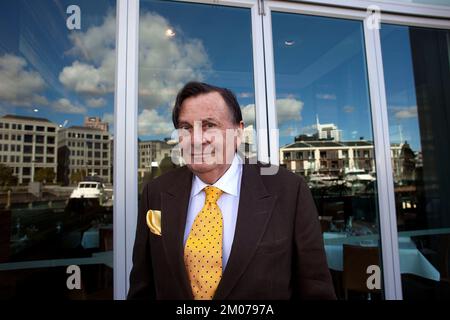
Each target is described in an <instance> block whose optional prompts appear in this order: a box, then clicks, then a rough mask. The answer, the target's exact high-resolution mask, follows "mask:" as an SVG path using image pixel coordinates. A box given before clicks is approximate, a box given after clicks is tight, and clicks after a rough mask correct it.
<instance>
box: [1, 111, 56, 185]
mask: <svg viewBox="0 0 450 320" xmlns="http://www.w3.org/2000/svg"><path fill="white" fill-rule="evenodd" d="M0 152H1V156H0V162H1V163H3V164H5V165H6V166H8V167H11V168H13V172H14V174H15V176H16V177H17V178H18V182H19V183H28V182H30V181H33V180H34V177H35V173H36V171H37V170H38V169H40V168H51V169H53V172H55V173H56V125H55V124H53V123H52V122H50V121H49V120H47V119H43V118H35V117H24V116H16V115H6V116H3V117H1V118H0ZM47 182H50V181H47Z"/></svg>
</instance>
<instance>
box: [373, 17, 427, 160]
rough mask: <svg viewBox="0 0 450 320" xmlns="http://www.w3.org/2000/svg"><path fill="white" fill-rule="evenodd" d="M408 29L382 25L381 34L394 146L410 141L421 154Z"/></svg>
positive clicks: (391, 137)
mask: <svg viewBox="0 0 450 320" xmlns="http://www.w3.org/2000/svg"><path fill="white" fill-rule="evenodd" d="M408 30H409V28H408V27H406V26H394V25H387V24H383V25H382V27H381V30H380V34H381V48H382V54H383V67H384V78H385V84H386V96H387V104H388V115H389V134H390V139H391V143H400V142H404V141H407V142H408V143H409V144H410V145H411V148H412V149H413V150H414V151H419V150H421V146H420V135H419V122H418V118H417V101H416V89H415V84H414V74H413V64H412V56H411V46H410V41H409V31H408Z"/></svg>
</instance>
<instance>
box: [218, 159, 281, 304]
mask: <svg viewBox="0 0 450 320" xmlns="http://www.w3.org/2000/svg"><path fill="white" fill-rule="evenodd" d="M259 170H260V169H259V167H258V166H256V165H247V164H244V166H243V172H242V182H241V192H240V199H239V208H238V216H237V221H236V230H235V233H234V239H233V245H232V247H231V252H230V257H229V259H228V263H227V266H226V268H225V270H224V273H223V275H222V279H221V281H220V283H219V286H218V288H217V291H216V294H215V296H214V299H217V300H223V299H225V298H226V297H227V296H228V294H229V293H230V291H231V290H232V289H233V287H234V286H235V285H236V282H237V281H238V280H239V278H240V277H241V276H242V274H243V273H244V271H245V269H246V268H247V266H248V264H249V263H250V261H251V259H252V257H253V255H254V253H255V251H256V248H257V246H258V244H259V242H260V241H261V239H262V236H263V234H264V231H265V230H266V228H267V224H268V222H269V219H270V217H271V215H272V210H273V207H274V204H275V200H276V196H273V195H271V194H269V193H268V192H267V190H266V188H265V187H264V184H263V183H262V180H261V177H260V172H259Z"/></svg>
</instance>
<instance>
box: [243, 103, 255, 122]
mask: <svg viewBox="0 0 450 320" xmlns="http://www.w3.org/2000/svg"><path fill="white" fill-rule="evenodd" d="M241 112H242V119H243V120H244V123H245V125H246V126H247V125H255V105H254V104H253V103H252V104H248V105H246V106H244V107H241Z"/></svg>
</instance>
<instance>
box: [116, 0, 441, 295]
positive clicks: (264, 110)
mask: <svg viewBox="0 0 450 320" xmlns="http://www.w3.org/2000/svg"><path fill="white" fill-rule="evenodd" d="M178 1H183V2H192V3H203V4H212V5H221V6H233V7H244V8H250V9H251V19H252V45H253V68H254V87H255V105H256V110H255V111H256V112H255V113H256V125H257V128H258V129H261V130H262V131H259V134H258V137H257V138H258V140H257V141H258V142H257V143H258V159H259V160H261V161H264V162H269V161H270V163H273V164H278V163H279V159H278V157H279V150H278V148H279V142H278V139H272V140H270V141H269V135H268V132H270V130H273V129H276V128H277V121H276V110H275V80H274V79H275V77H274V61H273V45H272V43H273V41H272V29H271V16H270V12H271V11H280V12H297V13H300V14H310V15H317V16H326V17H337V18H343V19H356V20H361V21H364V20H365V19H367V18H368V13H367V12H366V8H367V7H368V6H369V5H377V6H378V7H379V8H380V9H381V13H382V14H381V22H382V23H392V24H401V25H411V26H413V25H414V26H422V27H429V28H443V29H450V20H449V19H450V8H449V7H445V6H436V5H422V4H408V3H405V4H401V3H388V2H384V1H368V0H303V1H302V3H298V2H296V1H262V0H224V1H222V0H198V1H196V0H178ZM116 6H117V8H116V18H117V19H116V30H117V33H116V64H117V65H116V81H115V86H116V88H115V113H114V114H115V115H114V121H115V139H114V169H115V170H114V299H118V300H123V299H126V294H127V292H128V288H129V274H130V271H131V267H132V251H133V245H134V236H135V230H136V219H137V211H138V203H137V191H138V190H137V181H138V177H137V172H138V154H137V150H138V146H137V138H138V133H137V132H138V125H137V115H138V67H139V65H138V48H139V43H138V39H139V0H117V5H116ZM261 9H263V10H262V11H263V12H260V11H261ZM260 13H262V15H260ZM364 36H365V46H366V48H365V50H366V60H367V69H368V80H369V91H370V99H371V111H372V121H373V131H374V140H375V151H376V163H377V176H378V181H379V184H380V185H383V186H385V188H381V189H380V190H378V191H379V194H378V202H379V204H380V209H379V210H380V228H381V240H382V246H383V250H382V255H383V256H382V259H383V272H384V290H385V297H386V299H402V292H401V283H400V268H399V256H398V245H397V244H398V241H397V240H398V237H397V225H396V219H395V199H394V189H393V181H392V170H391V169H392V168H391V159H390V149H389V128H388V122H387V108H386V93H385V88H384V81H382V80H383V79H384V76H383V64H382V60H381V44H380V36H379V32H377V31H375V32H372V31H369V30H368V29H367V27H366V25H365V27H364ZM259 48H264V50H263V51H261V50H259ZM264 132H265V133H264ZM262 133H263V134H262ZM127 142H128V143H127ZM385 142H386V143H385ZM269 155H270V158H269Z"/></svg>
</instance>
